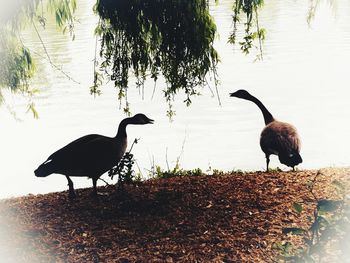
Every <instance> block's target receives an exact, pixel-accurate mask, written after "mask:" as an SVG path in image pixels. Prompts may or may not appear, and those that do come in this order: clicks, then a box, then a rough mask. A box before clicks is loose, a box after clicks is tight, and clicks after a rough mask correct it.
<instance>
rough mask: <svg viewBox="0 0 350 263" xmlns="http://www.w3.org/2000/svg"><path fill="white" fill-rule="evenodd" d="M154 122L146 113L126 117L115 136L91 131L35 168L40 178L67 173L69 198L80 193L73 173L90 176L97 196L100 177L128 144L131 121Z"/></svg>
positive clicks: (115, 162)
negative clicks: (127, 132)
mask: <svg viewBox="0 0 350 263" xmlns="http://www.w3.org/2000/svg"><path fill="white" fill-rule="evenodd" d="M149 123H153V120H152V119H149V118H148V117H147V116H146V115H144V114H142V113H139V114H136V115H135V116H133V117H131V118H125V119H123V120H122V121H121V122H120V124H119V127H118V132H117V135H116V136H115V137H107V136H103V135H99V134H89V135H86V136H83V137H81V138H79V139H76V140H75V141H73V142H71V143H69V144H67V145H66V146H64V147H63V148H61V149H59V150H57V151H56V152H54V153H53V154H51V155H50V156H49V157H48V158H47V160H46V161H45V162H44V163H42V164H41V165H40V166H39V167H38V168H37V169H36V170H35V171H34V173H35V175H36V176H37V177H46V176H48V175H50V174H53V173H56V174H63V175H65V176H66V178H67V180H68V186H69V197H70V198H74V197H75V196H76V194H75V192H74V187H73V182H72V180H71V179H70V177H71V176H87V177H89V178H91V179H92V183H93V195H97V189H96V183H97V180H98V178H100V176H101V175H102V174H104V173H105V172H107V171H108V170H110V169H111V168H112V167H113V166H115V165H116V164H118V162H119V161H120V159H121V158H122V157H123V155H124V153H125V150H126V147H127V134H126V126H127V125H129V124H139V125H143V124H149Z"/></svg>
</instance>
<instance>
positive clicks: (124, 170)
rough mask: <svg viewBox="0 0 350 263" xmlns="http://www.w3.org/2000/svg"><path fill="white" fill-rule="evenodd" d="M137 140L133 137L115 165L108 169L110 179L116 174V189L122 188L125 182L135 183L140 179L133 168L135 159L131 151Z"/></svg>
mask: <svg viewBox="0 0 350 263" xmlns="http://www.w3.org/2000/svg"><path fill="white" fill-rule="evenodd" d="M138 141H139V139H135V140H134V142H133V143H132V145H131V147H130V150H129V151H128V152H126V153H125V154H124V156H123V157H122V158H121V160H120V161H119V163H118V164H117V166H115V167H113V168H112V169H111V170H109V171H108V176H109V177H111V179H112V180H113V177H114V176H115V175H118V183H117V184H118V189H119V188H121V189H123V187H124V184H125V183H126V184H135V183H136V182H138V181H140V176H137V175H136V174H135V171H134V170H133V165H134V164H135V159H134V155H133V154H132V153H131V150H132V148H133V146H134V144H137V143H138Z"/></svg>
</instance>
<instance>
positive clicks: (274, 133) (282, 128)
mask: <svg viewBox="0 0 350 263" xmlns="http://www.w3.org/2000/svg"><path fill="white" fill-rule="evenodd" d="M260 146H261V149H262V150H263V151H264V152H265V153H269V154H277V155H278V154H280V153H285V154H289V153H292V152H294V151H297V152H299V150H300V139H299V135H298V133H297V130H296V128H295V127H294V126H293V125H291V124H289V123H284V122H279V121H274V122H272V123H270V124H269V125H267V126H266V127H265V128H264V130H263V131H262V133H261V137H260Z"/></svg>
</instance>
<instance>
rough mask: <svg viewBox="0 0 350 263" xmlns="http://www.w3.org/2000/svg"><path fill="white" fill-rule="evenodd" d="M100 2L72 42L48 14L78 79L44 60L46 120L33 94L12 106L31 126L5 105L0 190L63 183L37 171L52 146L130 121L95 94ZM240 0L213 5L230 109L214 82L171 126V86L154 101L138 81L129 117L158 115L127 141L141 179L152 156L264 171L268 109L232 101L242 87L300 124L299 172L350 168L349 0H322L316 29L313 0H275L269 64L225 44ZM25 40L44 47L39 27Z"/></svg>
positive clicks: (56, 48)
mask: <svg viewBox="0 0 350 263" xmlns="http://www.w3.org/2000/svg"><path fill="white" fill-rule="evenodd" d="M93 2H94V1H80V2H79V5H78V6H79V9H78V12H77V18H78V19H79V20H80V23H78V24H76V40H75V41H73V42H72V41H70V40H69V39H70V37H69V36H63V35H62V34H61V33H60V32H58V31H57V30H56V28H55V26H54V25H53V21H50V20H49V21H48V26H47V29H46V31H45V32H44V33H43V35H42V37H43V39H44V41H45V43H46V44H47V47H48V52H49V53H50V55H51V58H52V60H53V62H54V63H56V64H57V65H62V67H63V70H64V71H66V72H68V73H69V74H70V75H71V76H72V77H73V78H74V79H76V80H77V81H78V82H80V84H76V83H74V82H72V81H69V80H67V78H66V77H64V76H63V75H62V74H60V73H59V72H58V71H55V70H53V69H52V68H51V67H50V65H49V64H48V63H46V62H45V60H43V59H40V58H39V57H38V60H39V62H38V65H37V68H38V70H39V71H41V72H42V73H41V74H39V75H38V77H37V78H36V79H35V80H34V83H33V85H34V86H37V87H39V88H40V89H42V92H41V94H40V95H38V96H37V98H35V103H36V105H37V110H38V111H39V114H40V119H39V120H33V119H32V117H31V115H30V114H25V111H26V108H25V101H24V100H21V99H19V98H18V97H16V96H12V95H9V97H8V99H7V104H8V106H12V107H14V109H16V111H17V115H18V117H19V118H20V119H22V121H16V120H15V119H14V118H13V117H12V116H11V115H10V114H9V113H8V111H7V110H6V109H5V108H4V107H3V108H2V109H1V110H0V120H1V121H0V127H1V136H0V145H1V148H0V160H1V165H0V174H1V177H2V182H1V183H2V186H1V191H0V197H10V196H17V195H22V194H28V193H46V192H52V191H60V190H66V189H67V185H66V184H67V182H66V179H65V177H63V176H61V175H52V176H49V177H47V178H42V179H41V178H36V177H35V176H34V173H33V171H34V169H35V168H36V167H37V166H38V165H39V164H40V163H41V162H43V161H44V160H45V159H46V158H47V157H48V156H49V155H50V154H51V153H52V152H53V151H55V150H57V149H58V148H60V147H62V146H64V145H65V144H67V143H68V142H70V141H72V140H74V139H76V138H78V137H80V136H82V135H85V134H89V133H99V134H104V135H108V136H114V135H115V134H116V131H117V127H118V124H119V121H120V120H121V119H122V118H124V117H125V116H124V115H123V113H122V110H120V109H119V103H118V102H117V100H116V92H115V90H114V88H113V86H112V85H111V84H107V85H105V87H104V89H103V94H102V95H101V96H99V97H97V98H94V97H92V96H90V94H89V87H90V86H91V83H92V81H93V62H92V60H93V58H94V47H95V38H94V35H93V30H94V28H95V25H96V23H97V19H96V17H95V16H94V15H93V14H92V11H91V9H92V6H93ZM231 2H232V1H220V4H219V5H217V6H212V7H211V13H212V15H213V16H214V19H215V21H216V22H217V24H218V29H219V38H218V40H217V43H216V47H217V49H218V52H219V54H220V57H221V63H220V65H219V76H220V83H221V84H220V86H219V93H220V98H221V101H222V106H219V104H218V100H217V98H216V97H212V96H211V91H210V90H209V89H208V88H205V89H204V90H203V91H202V94H203V96H200V97H197V98H194V99H193V105H192V106H191V107H189V108H187V107H186V106H185V105H183V103H182V102H181V101H182V98H181V96H179V97H177V101H176V102H174V106H175V109H176V116H175V119H174V121H173V122H169V121H168V119H167V117H166V116H165V112H166V103H165V102H164V99H163V98H162V93H161V89H162V86H163V85H164V84H163V83H162V81H160V82H159V83H158V84H157V91H158V93H156V96H155V97H154V98H153V100H152V99H151V96H152V90H153V83H152V82H149V83H147V86H146V89H145V98H144V99H142V97H141V96H140V95H139V93H138V91H137V90H136V89H134V88H131V90H130V92H129V98H130V102H131V109H132V112H133V113H137V112H143V113H145V114H147V115H148V116H149V117H151V118H153V119H155V121H156V122H155V124H154V125H146V126H133V127H131V126H130V127H128V136H129V142H130V143H131V142H132V140H133V139H134V138H141V140H140V143H139V144H137V145H136V146H135V147H134V149H133V152H134V154H135V156H136V158H137V163H138V165H139V167H140V171H141V172H142V174H143V176H144V177H147V175H148V170H150V169H151V166H152V163H154V164H157V165H160V166H162V167H164V168H165V167H166V166H167V160H168V163H169V166H170V168H172V167H173V166H174V165H175V161H176V158H177V157H178V156H180V157H181V158H180V164H181V166H182V167H184V168H187V169H192V168H195V167H200V168H202V169H203V170H207V169H209V168H210V167H211V168H217V169H221V170H232V169H243V170H261V169H264V167H265V159H264V155H263V153H262V152H261V150H260V147H259V135H260V131H261V129H262V128H263V126H264V123H263V117H262V114H261V112H260V111H259V109H258V108H257V107H256V106H255V105H253V104H252V103H250V102H248V101H243V100H239V99H235V98H230V97H228V93H229V92H232V91H235V90H237V89H242V88H244V89H247V90H249V91H250V92H251V93H252V94H254V95H256V96H257V97H258V98H260V99H261V100H262V101H263V103H264V104H265V105H266V106H267V108H268V109H269V110H270V111H271V112H272V114H273V115H274V116H275V117H276V118H278V119H280V120H283V121H287V122H290V123H292V124H294V125H295V126H296V127H297V128H298V130H299V132H300V135H301V138H302V142H303V146H302V151H301V154H302V156H303V159H304V163H303V164H302V165H300V168H301V169H304V168H305V169H309V168H320V167H325V166H349V164H350V154H349V149H350V140H349V135H350V125H349V117H350V107H349V98H350V96H349V95H350V87H349V68H350V67H349V66H350V65H349V64H350V15H349V14H350V2H349V1H347V0H339V1H336V4H334V5H332V6H330V5H329V4H328V1H323V2H322V1H321V4H320V6H319V9H318V11H317V13H316V16H315V19H314V20H313V21H312V23H311V24H310V25H308V24H307V21H306V18H307V13H308V8H309V6H308V1H301V0H300V1H295V0H293V1H277V0H276V1H268V2H267V3H266V5H265V7H264V9H263V10H262V11H261V15H260V24H261V25H262V27H264V28H265V29H266V30H267V39H266V41H265V44H264V60H263V61H258V62H255V63H254V62H253V61H254V59H255V54H254V52H253V54H251V55H248V56H245V55H242V54H241V53H240V51H239V50H238V48H237V47H236V48H234V47H233V46H232V45H230V44H228V43H227V37H228V35H229V33H230V31H231V30H232V28H231V25H232V18H231V16H232V12H231ZM23 37H24V39H25V42H26V44H27V45H28V46H31V47H33V48H34V50H35V51H36V52H38V53H40V54H43V50H42V47H41V46H40V42H39V41H38V39H37V37H36V36H35V34H34V33H30V32H27V33H26V34H24V36H23ZM130 83H132V81H130ZM182 148H183V150H182ZM276 166H279V167H281V168H283V169H287V168H286V167H285V166H283V165H280V164H279V162H278V159H277V157H274V158H272V161H271V167H276ZM106 177H107V176H104V178H105V179H106ZM73 180H74V183H75V186H76V187H86V186H89V187H90V186H91V180H87V179H86V178H73Z"/></svg>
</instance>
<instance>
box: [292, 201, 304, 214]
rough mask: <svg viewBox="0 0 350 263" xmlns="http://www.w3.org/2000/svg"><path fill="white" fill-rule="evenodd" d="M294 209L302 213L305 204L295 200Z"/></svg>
mask: <svg viewBox="0 0 350 263" xmlns="http://www.w3.org/2000/svg"><path fill="white" fill-rule="evenodd" d="M293 210H294V211H295V212H297V213H298V214H300V213H301V212H302V211H303V206H302V205H301V204H299V203H296V202H294V203H293Z"/></svg>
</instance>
